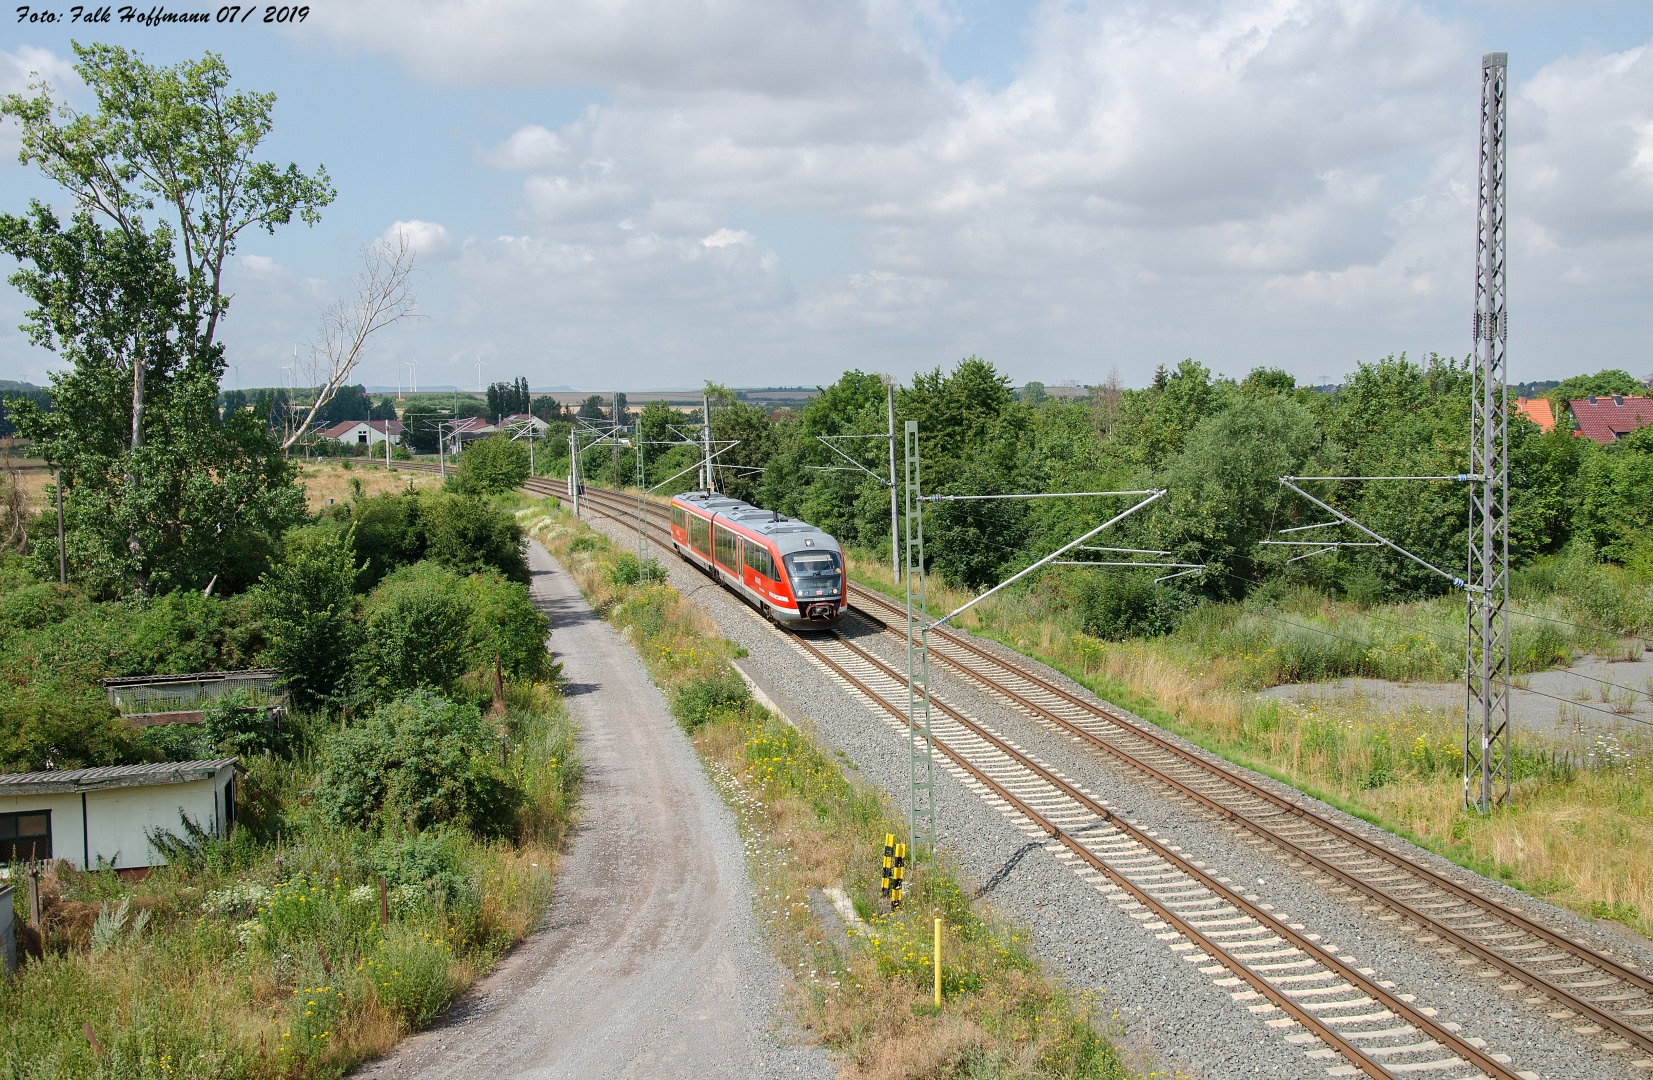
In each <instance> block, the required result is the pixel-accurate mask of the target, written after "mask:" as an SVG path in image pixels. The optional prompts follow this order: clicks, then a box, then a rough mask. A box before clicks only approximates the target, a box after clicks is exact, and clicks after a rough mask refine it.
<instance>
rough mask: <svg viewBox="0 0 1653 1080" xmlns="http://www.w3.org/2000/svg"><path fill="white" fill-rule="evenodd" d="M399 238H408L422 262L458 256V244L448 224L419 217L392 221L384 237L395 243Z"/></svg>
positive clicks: (441, 260)
mask: <svg viewBox="0 0 1653 1080" xmlns="http://www.w3.org/2000/svg"><path fill="white" fill-rule="evenodd" d="M398 238H404V239H406V240H407V242H408V245H409V246H410V247H412V248H413V254H414V256H415V257H416V258H417V259H418V260H419V261H420V262H445V261H446V260H448V259H453V258H457V257H458V254H459V251H458V244H457V243H455V241H454V238H453V234H452V233H450V232H449V231H448V230H447V228H446V226H444V225H441V224H440V223H438V222H435V221H420V220H418V219H417V218H415V219H413V220H411V221H396V222H392V223H391V226H390V228H388V229H386V230H385V231H384V235H383V236H382V239H384V240H386V241H388V242H391V243H395V242H396V240H397V239H398Z"/></svg>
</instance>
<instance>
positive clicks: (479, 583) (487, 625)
mask: <svg viewBox="0 0 1653 1080" xmlns="http://www.w3.org/2000/svg"><path fill="white" fill-rule="evenodd" d="M460 593H461V595H462V596H463V597H464V600H465V603H466V605H467V607H468V611H467V630H466V649H467V652H468V655H469V656H470V664H471V667H472V669H482V670H491V669H492V667H493V663H494V657H496V656H497V657H498V658H499V662H500V666H501V667H502V668H503V670H504V673H505V674H506V675H509V676H511V677H512V678H515V679H524V680H529V681H534V680H539V679H544V678H547V677H549V676H551V675H552V666H553V665H552V663H551V653H550V652H549V651H547V649H546V647H545V636H546V634H547V633H548V632H549V631H550V624H549V623H548V622H547V621H546V618H545V616H544V615H542V614H540V612H539V609H538V608H536V607H534V605H533V603H532V602H531V601H530V600H529V599H528V586H526V585H519V584H518V583H516V582H514V581H506V580H505V579H504V578H502V577H500V576H499V575H498V574H496V573H492V572H487V573H479V574H472V575H471V576H470V577H468V578H465V579H464V581H463V582H462V583H461V585H460Z"/></svg>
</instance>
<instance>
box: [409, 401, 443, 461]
mask: <svg viewBox="0 0 1653 1080" xmlns="http://www.w3.org/2000/svg"><path fill="white" fill-rule="evenodd" d="M452 417H453V414H452V413H450V412H449V411H448V410H446V409H443V408H441V407H439V406H436V405H432V404H430V403H429V402H426V401H415V402H413V403H412V404H410V405H408V407H407V408H405V409H403V410H402V445H403V446H405V447H407V448H408V449H409V450H412V451H413V452H414V453H415V454H434V453H436V438H437V432H436V425H437V423H438V422H440V421H442V420H449V419H452Z"/></svg>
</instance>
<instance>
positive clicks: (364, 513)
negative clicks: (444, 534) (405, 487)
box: [348, 490, 425, 592]
mask: <svg viewBox="0 0 1653 1080" xmlns="http://www.w3.org/2000/svg"><path fill="white" fill-rule="evenodd" d="M423 505H424V504H423V502H422V501H421V499H420V497H419V496H418V495H415V494H414V493H413V492H412V491H411V490H410V491H407V492H404V493H401V494H385V495H374V496H372V497H370V498H366V499H356V500H355V501H353V502H352V503H351V504H350V505H349V507H348V512H349V520H350V525H351V528H350V534H349V535H350V536H351V537H352V539H353V540H354V541H355V543H354V549H355V555H356V561H357V562H359V563H360V564H361V573H360V574H359V575H358V576H357V578H356V588H357V589H358V590H359V591H362V592H365V591H367V590H369V589H371V588H373V586H375V585H377V584H378V583H379V582H380V581H382V580H383V579H384V577H385V575H386V574H389V573H390V572H391V571H392V570H396V569H398V568H399V567H403V566H411V565H413V564H414V563H416V562H418V561H419V560H420V559H421V558H423V557H424V552H425V524H424V515H423Z"/></svg>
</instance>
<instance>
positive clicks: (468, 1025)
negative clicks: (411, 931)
mask: <svg viewBox="0 0 1653 1080" xmlns="http://www.w3.org/2000/svg"><path fill="white" fill-rule="evenodd" d="M529 554H530V558H529V562H530V565H531V566H532V568H533V571H534V580H533V586H532V588H533V595H534V599H535V602H536V603H537V604H539V605H540V607H541V610H544V611H545V612H547V614H549V615H550V616H551V619H552V623H553V626H554V627H555V631H554V633H553V636H552V642H553V647H554V649H555V651H556V654H557V658H558V659H559V660H560V661H561V662H562V664H563V671H564V674H565V676H566V677H567V678H568V680H569V682H570V684H571V689H570V697H569V703H570V705H571V707H572V708H573V710H574V713H575V716H576V718H577V719H578V721H579V724H580V749H581V754H582V756H583V759H584V763H585V789H584V799H583V804H582V810H581V820H582V824H581V825H580V827H579V829H578V830H577V831H576V832H575V834H574V837H573V839H572V841H571V843H570V846H569V850H568V851H567V853H566V854H565V855H564V857H563V860H562V862H561V864H560V867H559V871H558V875H557V884H556V890H555V894H554V896H553V899H552V903H551V910H550V913H549V914H548V915H547V917H546V921H545V924H544V926H542V927H541V928H540V930H539V931H538V932H536V933H535V934H534V935H533V936H532V937H530V938H529V939H528V941H526V942H525V943H524V944H523V946H522V947H521V948H519V949H518V950H517V951H516V952H515V953H514V954H513V955H512V956H511V957H509V958H508V959H507V960H506V961H505V962H504V963H503V964H501V965H500V967H499V969H498V970H496V971H495V972H494V973H493V974H492V975H491V976H489V977H488V978H487V979H486V980H484V981H483V982H482V983H480V984H479V985H478V986H476V987H475V988H474V989H473V990H472V991H471V992H470V993H468V994H466V995H465V997H464V998H462V999H461V1000H460V1001H459V1002H458V1003H457V1004H456V1005H455V1006H454V1008H453V1009H451V1010H450V1011H449V1013H448V1014H447V1015H446V1017H445V1018H444V1019H443V1020H442V1021H440V1022H439V1023H438V1024H437V1026H436V1027H434V1028H432V1029H431V1030H429V1031H427V1032H425V1033H423V1034H421V1035H418V1036H415V1037H413V1038H411V1039H408V1040H407V1041H405V1042H404V1043H402V1044H401V1045H400V1046H398V1047H397V1049H396V1050H395V1051H394V1052H393V1053H392V1054H390V1055H389V1056H388V1057H386V1058H383V1059H381V1060H380V1061H377V1062H374V1063H372V1064H371V1065H368V1066H364V1067H363V1068H362V1069H361V1070H359V1071H358V1072H357V1073H356V1075H357V1076H358V1077H362V1078H381V1077H383V1078H389V1077H397V1078H404V1077H430V1078H437V1077H441V1078H444V1080H446V1078H449V1077H454V1076H478V1077H487V1078H489V1080H496V1078H504V1077H518V1076H521V1077H529V1076H531V1077H536V1078H538V1077H547V1078H549V1077H581V1078H588V1077H589V1078H599V1077H648V1078H655V1077H691V1076H692V1077H830V1076H832V1075H833V1069H832V1066H831V1064H830V1062H829V1061H828V1059H827V1056H826V1054H825V1053H824V1052H822V1051H821V1050H819V1049H817V1048H813V1047H806V1046H800V1045H797V1044H796V1041H795V1040H794V1039H790V1038H789V1037H788V1036H787V1035H786V1034H785V1033H784V1032H783V1030H782V1028H783V1019H782V1016H781V1013H780V1011H779V1005H780V994H781V988H782V974H781V971H780V967H779V964H778V963H777V961H776V960H775V959H774V958H773V957H772V956H771V955H770V954H769V953H768V952H767V951H766V950H765V949H764V948H763V945H762V943H761V942H760V941H759V940H758V937H757V935H758V930H757V926H756V923H755V921H754V919H753V916H752V906H751V902H750V900H749V898H748V893H747V889H748V884H747V875H746V870H745V864H744V861H743V856H742V852H741V845H740V840H739V838H738V836H737V835H736V832H735V826H734V819H733V817H732V816H731V815H730V814H729V812H728V810H727V809H726V808H725V807H724V805H723V804H722V802H721V801H720V800H719V799H718V797H717V794H716V793H715V792H714V791H713V789H712V787H711V784H710V783H709V782H708V781H707V780H706V777H705V775H704V773H703V772H702V771H701V768H700V763H699V761H698V759H697V758H696V757H695V754H694V750H693V748H692V747H691V746H690V745H689V742H688V740H687V739H686V738H685V737H684V736H683V734H682V733H681V732H680V731H679V730H678V728H677V727H676V725H675V724H674V723H673V722H672V720H671V717H670V715H669V714H668V713H667V711H666V706H665V702H664V700H663V699H662V698H661V695H660V693H659V691H657V690H656V689H655V687H654V685H653V684H652V683H651V682H650V681H649V678H648V674H647V673H646V672H645V671H644V670H643V666H642V664H641V663H640V662H639V661H638V659H637V657H636V654H635V653H634V652H633V651H632V649H631V647H630V646H629V645H627V644H626V642H625V641H623V640H622V639H621V638H620V636H619V635H618V634H616V633H615V632H614V631H613V630H612V629H611V628H610V627H609V626H608V624H606V623H604V622H602V621H601V620H599V619H597V618H596V617H595V616H594V615H593V614H592V612H591V609H590V608H589V607H587V606H586V603H585V601H584V600H583V599H582V598H581V597H580V594H579V590H578V588H577V587H576V586H575V584H574V582H573V581H572V580H571V579H570V578H569V577H568V575H567V574H566V573H564V572H563V570H562V568H561V567H559V566H558V565H557V564H556V562H555V561H554V560H552V558H551V557H550V556H549V555H548V554H547V553H546V552H545V550H544V549H543V548H541V547H540V546H539V545H538V544H535V545H534V546H533V547H532V549H531V550H530V553H529Z"/></svg>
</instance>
